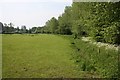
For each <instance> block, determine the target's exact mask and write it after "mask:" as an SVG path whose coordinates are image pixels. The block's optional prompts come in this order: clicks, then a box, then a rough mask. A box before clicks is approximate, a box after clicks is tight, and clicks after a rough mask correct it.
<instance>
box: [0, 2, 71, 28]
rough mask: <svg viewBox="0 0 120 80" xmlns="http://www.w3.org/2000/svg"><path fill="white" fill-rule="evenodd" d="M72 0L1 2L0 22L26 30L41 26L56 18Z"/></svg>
mask: <svg viewBox="0 0 120 80" xmlns="http://www.w3.org/2000/svg"><path fill="white" fill-rule="evenodd" d="M71 4H72V0H2V1H0V22H3V23H10V22H12V23H13V24H14V25H15V26H21V25H26V27H27V28H31V27H34V26H43V25H44V24H45V22H46V21H47V20H49V19H50V18H51V17H53V16H54V17H56V18H57V17H58V16H59V15H60V14H62V13H63V11H64V8H65V6H70V5H71Z"/></svg>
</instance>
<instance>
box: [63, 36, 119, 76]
mask: <svg viewBox="0 0 120 80" xmlns="http://www.w3.org/2000/svg"><path fill="white" fill-rule="evenodd" d="M65 37H66V36H65ZM66 38H67V39H69V40H70V42H71V47H72V48H73V49H74V53H72V56H73V59H74V60H75V63H76V64H77V65H78V67H79V70H81V71H83V72H85V75H87V76H86V77H88V76H91V77H97V78H117V77H118V51H116V50H113V49H105V47H98V46H97V45H94V44H90V43H89V42H85V41H82V40H81V39H73V38H72V37H70V36H69V37H68V36H67V37H66Z"/></svg>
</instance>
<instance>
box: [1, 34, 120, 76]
mask: <svg viewBox="0 0 120 80" xmlns="http://www.w3.org/2000/svg"><path fill="white" fill-rule="evenodd" d="M2 47H3V78H10V77H11V78H30V77H32V78H90V77H93V78H94V77H95V78H115V77H118V51H115V50H112V49H108V50H106V49H105V48H104V47H100V48H99V47H97V46H96V45H93V44H90V43H89V42H85V41H82V40H81V39H73V38H72V36H70V35H69V36H68V35H64V36H63V35H62V36H61V35H48V34H38V35H37V34H36V35H33V34H32V35H29V34H25V35H3V45H2Z"/></svg>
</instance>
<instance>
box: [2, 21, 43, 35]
mask: <svg viewBox="0 0 120 80" xmlns="http://www.w3.org/2000/svg"><path fill="white" fill-rule="evenodd" d="M42 29H43V27H32V28H30V29H27V28H26V26H25V25H23V26H21V28H19V27H17V28H15V27H14V24H13V23H9V24H7V23H4V24H3V23H2V22H0V33H3V34H25V33H44V31H42Z"/></svg>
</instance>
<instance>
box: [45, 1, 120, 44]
mask: <svg viewBox="0 0 120 80" xmlns="http://www.w3.org/2000/svg"><path fill="white" fill-rule="evenodd" d="M43 32H45V33H53V34H73V35H75V37H78V36H90V37H93V38H94V39H95V40H96V41H98V42H104V43H111V44H120V40H119V39H120V2H115V3H113V2H101V3H100V2H94V3H93V2H73V4H72V6H66V7H65V10H64V13H63V14H62V15H60V16H59V17H58V19H56V18H54V17H53V18H51V19H50V20H48V21H47V22H46V25H45V26H44V28H43Z"/></svg>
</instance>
